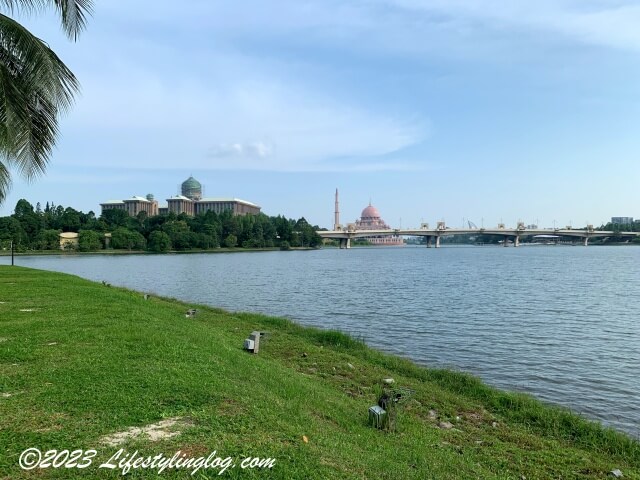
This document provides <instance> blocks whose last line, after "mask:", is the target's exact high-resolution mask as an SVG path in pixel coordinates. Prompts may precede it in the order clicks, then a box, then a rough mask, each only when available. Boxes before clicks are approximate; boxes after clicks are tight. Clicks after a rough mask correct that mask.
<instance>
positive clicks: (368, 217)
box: [355, 203, 404, 245]
mask: <svg viewBox="0 0 640 480" xmlns="http://www.w3.org/2000/svg"><path fill="white" fill-rule="evenodd" d="M355 228H356V230H389V229H390V228H391V227H390V226H389V225H387V224H386V223H385V222H384V220H382V218H381V217H380V212H378V209H377V208H376V207H374V206H373V205H371V203H369V206H367V207H366V208H365V209H364V210H362V213H361V214H360V220H356V225H355ZM366 240H368V241H369V243H371V244H373V245H404V242H403V241H402V238H401V237H400V236H399V235H374V236H371V237H366Z"/></svg>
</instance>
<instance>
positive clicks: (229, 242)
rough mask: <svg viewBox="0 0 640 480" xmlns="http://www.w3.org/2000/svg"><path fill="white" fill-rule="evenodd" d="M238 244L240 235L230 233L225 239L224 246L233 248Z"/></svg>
mask: <svg viewBox="0 0 640 480" xmlns="http://www.w3.org/2000/svg"><path fill="white" fill-rule="evenodd" d="M237 244H238V237H236V236H235V235H233V234H229V235H227V236H226V238H225V239H224V246H225V247H227V248H233V247H235V246H236V245H237Z"/></svg>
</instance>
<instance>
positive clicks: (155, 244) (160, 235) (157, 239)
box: [149, 230, 171, 253]
mask: <svg viewBox="0 0 640 480" xmlns="http://www.w3.org/2000/svg"><path fill="white" fill-rule="evenodd" d="M149 250H151V251H152V252H157V253H164V252H168V251H169V250H171V239H170V238H169V235H167V234H166V233H164V232H162V231H160V230H155V231H153V232H151V235H149Z"/></svg>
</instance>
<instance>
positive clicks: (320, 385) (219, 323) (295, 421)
mask: <svg viewBox="0 0 640 480" xmlns="http://www.w3.org/2000/svg"><path fill="white" fill-rule="evenodd" d="M0 302H4V303H0V332H1V333H0V372H2V374H1V376H0V378H2V383H0V451H1V452H3V454H2V456H0V477H8V478H29V475H28V474H27V472H22V471H21V470H20V469H19V468H18V466H17V461H18V457H19V455H20V452H22V451H23V450H25V449H27V448H29V447H37V448H39V449H41V450H42V451H45V450H49V449H58V450H62V449H64V448H68V449H72V450H73V449H89V448H95V449H96V450H97V452H98V453H97V456H96V459H95V461H94V465H92V466H91V467H89V468H88V469H87V470H76V469H64V470H54V469H51V468H49V469H46V470H36V472H37V473H38V474H43V475H41V476H43V477H44V478H90V477H93V476H95V475H96V474H98V469H97V464H98V463H102V462H106V461H107V460H108V459H109V457H110V456H112V455H113V454H114V453H116V451H117V450H118V449H119V448H125V449H126V450H127V451H129V452H133V451H135V450H136V449H137V450H139V451H140V452H141V453H142V454H144V455H155V454H159V453H165V454H166V455H168V456H169V457H170V456H171V455H172V454H173V453H174V452H175V451H177V450H181V451H182V452H187V453H188V455H189V456H190V457H198V456H202V455H204V456H205V457H206V456H208V455H209V453H210V452H212V451H213V450H216V451H217V453H218V455H221V456H223V457H226V456H230V457H233V458H235V459H241V458H243V457H246V456H254V457H263V458H264V457H269V458H273V459H275V460H276V463H275V465H274V466H273V468H272V469H271V470H270V471H269V472H265V471H260V470H251V471H250V470H241V469H240V464H239V462H238V467H237V468H236V469H229V470H228V471H227V472H226V474H227V475H229V476H231V477H232V478H243V477H245V476H248V477H254V478H391V477H393V478H421V479H422V478H452V479H453V478H455V479H458V478H470V479H471V478H496V477H497V478H514V479H519V478H522V476H524V477H526V478H527V479H532V478H560V477H562V478H603V477H606V476H607V475H608V472H610V471H612V470H615V469H619V470H621V471H622V472H623V473H624V476H625V477H624V478H639V477H640V444H638V443H637V442H634V441H632V440H631V439H629V438H628V437H627V436H625V435H623V434H620V433H617V432H614V431H612V430H608V429H603V428H601V427H600V426H598V425H597V424H595V423H591V422H588V421H585V420H583V419H581V418H579V417H577V416H575V415H573V414H570V413H568V412H566V411H563V410H560V409H556V408H550V407H547V406H544V405H542V404H541V403H539V402H537V401H535V400H533V399H532V398H530V397H527V396H523V395H516V394H510V393H505V392H500V391H498V390H495V389H492V388H489V387H487V386H486V385H484V384H482V383H481V382H480V381H479V380H477V379H475V378H472V377H470V376H467V375H463V374H459V373H453V372H449V371H443V370H429V369H425V368H422V367H418V366H416V365H414V364H413V363H411V362H409V361H407V360H403V359H400V358H398V357H392V356H389V355H385V354H382V353H380V352H378V351H375V350H372V349H370V348H368V347H366V346H365V345H363V344H362V343H361V342H358V341H356V340H353V339H351V338H349V337H347V336H345V335H342V334H339V333H335V332H326V331H320V330H317V329H310V328H303V327H300V326H298V325H296V324H293V323H291V322H289V321H287V320H284V319H277V318H271V317H266V316H262V315H255V314H237V313H227V312H224V311H221V310H217V309H213V308H208V307H203V306H194V305H187V304H184V303H181V302H177V301H174V300H169V299H163V298H156V297H151V298H149V299H148V300H145V299H144V297H143V295H142V294H141V293H137V292H132V291H129V290H125V289H120V288H115V287H109V286H106V285H102V284H99V283H93V282H89V281H86V280H82V279H80V278H78V277H75V276H70V275H64V274H59V273H52V272H45V271H38V270H30V269H24V268H20V267H13V268H12V267H0ZM189 308H197V309H198V313H197V314H196V316H195V317H193V318H186V317H185V312H186V310H187V309H189ZM252 330H262V331H268V332H270V335H269V338H268V340H267V341H266V342H265V343H264V344H263V345H262V346H261V350H260V353H259V354H258V355H251V354H248V353H246V352H244V351H243V350H242V343H243V340H244V339H245V338H246V337H247V335H248V333H250V332H251V331H252ZM383 378H394V379H395V385H398V386H401V387H405V388H408V389H411V390H412V391H413V392H414V393H413V395H412V396H411V397H410V398H409V400H408V401H407V402H406V404H405V407H404V409H403V410H401V412H400V415H399V422H398V428H397V431H396V432H383V431H379V430H376V429H374V428H372V427H370V426H368V425H367V409H368V407H369V406H371V405H373V404H375V402H376V398H377V395H376V391H377V390H378V389H379V388H380V386H381V380H382V379H383ZM167 419H171V422H174V421H175V423H173V427H171V428H173V429H174V430H173V431H171V432H170V434H173V433H177V432H178V431H180V432H181V433H180V434H179V435H174V436H165V438H164V439H161V440H158V441H156V442H152V441H151V440H150V438H136V437H135V436H134V437H133V438H131V439H130V440H129V443H128V444H123V446H122V447H121V446H115V445H112V446H109V445H106V444H105V443H102V441H101V439H103V440H104V438H105V436H108V435H112V434H115V433H117V432H125V431H127V429H129V428H130V427H144V426H148V425H152V424H156V423H157V422H159V421H162V420H167ZM155 431H157V429H156V430H155ZM132 435H133V434H132ZM104 441H106V440H104ZM100 473H102V474H105V470H102V472H100ZM112 473H113V476H114V478H115V477H116V476H118V475H117V473H118V472H117V471H116V472H112ZM156 474H157V472H156V471H151V470H149V471H139V472H138V475H139V477H140V478H146V477H147V476H148V477H152V476H155V475H156ZM208 474H209V475H211V473H210V472H209V473H208ZM185 476H187V474H185V472H184V471H175V470H174V471H171V470H166V471H165V472H164V473H163V477H167V478H174V477H175V478H184V477H185Z"/></svg>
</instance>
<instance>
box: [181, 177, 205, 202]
mask: <svg viewBox="0 0 640 480" xmlns="http://www.w3.org/2000/svg"><path fill="white" fill-rule="evenodd" d="M181 190H182V195H184V196H185V197H187V198H190V199H191V200H199V199H200V198H202V185H201V184H200V182H199V181H197V180H196V179H195V178H193V177H189V178H187V179H186V180H185V181H184V182H182V188H181Z"/></svg>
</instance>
